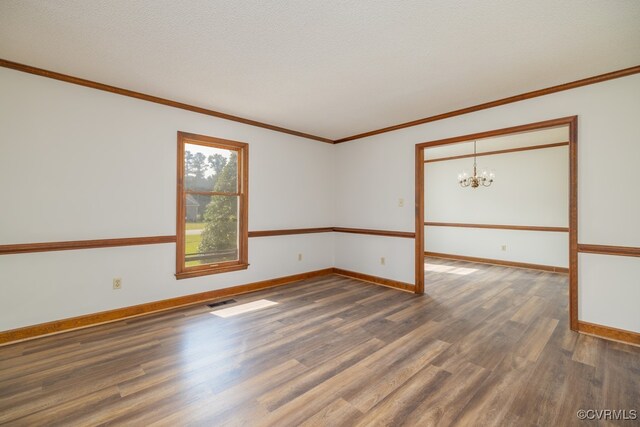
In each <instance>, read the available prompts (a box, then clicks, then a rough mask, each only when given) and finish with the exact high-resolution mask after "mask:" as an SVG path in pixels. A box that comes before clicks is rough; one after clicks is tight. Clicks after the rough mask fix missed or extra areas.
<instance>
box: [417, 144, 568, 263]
mask: <svg viewBox="0 0 640 427" xmlns="http://www.w3.org/2000/svg"><path fill="white" fill-rule="evenodd" d="M481 144H482V142H479V143H478V145H479V146H480V145H481ZM425 151H426V152H425V157H426V158H435V157H434V156H431V155H430V151H432V150H429V149H427V150H425ZM472 165H473V159H472V158H465V159H453V160H447V161H441V162H429V163H425V169H424V172H425V221H428V222H450V223H451V222H452V223H463V224H503V225H530V226H550V227H568V220H569V149H568V147H567V146H564V147H555V148H546V149H539V150H532V151H518V152H513V153H505V154H496V155H488V156H481V157H478V167H479V168H484V167H486V168H487V169H493V170H495V171H496V173H497V176H496V180H495V182H494V183H493V184H492V185H491V186H490V187H480V188H476V189H472V188H470V187H467V188H463V187H461V186H460V185H459V184H458V181H457V176H458V173H459V172H461V171H462V170H467V172H468V173H472V172H471V171H472ZM479 170H480V169H479ZM568 234H569V233H568V232H544V231H520V230H497V229H478V228H455V227H440V226H426V227H425V250H426V251H429V252H438V253H444V254H453V255H466V256H473V257H480V258H490V259H496V260H506V261H516V262H524V263H532V264H543V265H549V266H555V267H568V266H569V236H568ZM503 245H506V249H507V250H506V251H503V250H502V246H503Z"/></svg>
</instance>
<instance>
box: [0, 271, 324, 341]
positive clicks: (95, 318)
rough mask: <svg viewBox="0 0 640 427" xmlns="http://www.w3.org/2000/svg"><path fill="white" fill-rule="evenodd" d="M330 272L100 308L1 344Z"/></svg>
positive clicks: (6, 336) (2, 336) (11, 334)
mask: <svg viewBox="0 0 640 427" xmlns="http://www.w3.org/2000/svg"><path fill="white" fill-rule="evenodd" d="M328 274H333V268H325V269H322V270H315V271H310V272H307V273H300V274H294V275H291V276H284V277H278V278H276V279H269V280H263V281H260V282H254V283H248V284H246V285H239V286H233V287H230V288H224V289H216V290H213V291H208V292H202V293H198V294H192V295H185V296H181V297H176V298H170V299H166V300H161V301H154V302H149V303H145V304H139V305H134V306H130V307H123V308H118V309H115V310H109V311H103V312H100V313H94V314H87V315H84V316H78V317H72V318H68V319H62V320H56V321H53V322H47V323H41V324H39V325H33V326H26V327H23V328H19V329H13V330H10V331H5V332H0V345H5V344H10V343H16V342H20V341H26V340H29V339H33V338H38V337H42V336H45V335H54V334H58V333H61V332H68V331H71V330H76V329H82V328H87V327H90V326H96V325H101V324H104V323H110V322H115V321H118V320H123V319H129V318H132V317H138V316H144V315H147V314H152V313H157V312H161V311H167V310H172V309H176V308H181V307H186V306H189V305H194V304H202V303H204V302H208V301H211V300H214V299H217V298H223V297H229V296H233V295H240V294H245V293H248V292H254V291H258V290H262V289H267V288H273V287H276V286H282V285H286V284H289V283H292V282H298V281H300V280H306V279H310V278H313V277H319V276H325V275H328Z"/></svg>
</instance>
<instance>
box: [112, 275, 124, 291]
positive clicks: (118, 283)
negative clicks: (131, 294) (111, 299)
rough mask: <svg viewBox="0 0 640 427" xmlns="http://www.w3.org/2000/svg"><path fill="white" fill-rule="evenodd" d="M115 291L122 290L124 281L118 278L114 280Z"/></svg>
mask: <svg viewBox="0 0 640 427" xmlns="http://www.w3.org/2000/svg"><path fill="white" fill-rule="evenodd" d="M113 289H122V279H121V278H119V277H116V278H115V279H113Z"/></svg>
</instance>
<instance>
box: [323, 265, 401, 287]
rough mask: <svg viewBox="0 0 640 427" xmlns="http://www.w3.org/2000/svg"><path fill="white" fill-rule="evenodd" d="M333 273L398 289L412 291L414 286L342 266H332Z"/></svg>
mask: <svg viewBox="0 0 640 427" xmlns="http://www.w3.org/2000/svg"><path fill="white" fill-rule="evenodd" d="M333 273H334V274H337V275H339V276H345V277H349V278H351V279H356V280H360V281H363V282H369V283H374V284H376V285H382V286H386V287H388V288H394V289H400V290H402V291H407V292H411V293H413V290H414V286H413V285H412V284H410V283H405V282H399V281H397V280H392V279H385V278H383V277H378V276H371V275H369V274H364V273H357V272H355V271H349V270H343V269H342V268H334V269H333Z"/></svg>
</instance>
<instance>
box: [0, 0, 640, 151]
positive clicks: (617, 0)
mask: <svg viewBox="0 0 640 427" xmlns="http://www.w3.org/2000/svg"><path fill="white" fill-rule="evenodd" d="M639 23H640V1H638V0H589V1H585V0H562V1H558V0H536V1H530V0H485V1H472V0H467V1H460V0H441V1H433V0H428V1H425V0H421V1H402V2H399V1H397V0H379V1H371V0H351V1H344V0H317V1H312V0H291V1H270V2H269V1H267V2H265V1H258V0H254V1H212V0H189V1H187V0H182V1H177V0H109V1H98V0H89V1H88V0H75V1H74V0H56V1H45V0H37V1H35V0H2V1H0V57H1V58H4V59H8V60H11V61H15V62H20V63H25V64H28V65H33V66H36V67H40V68H45V69H49V70H52V71H57V72H61V73H65V74H70V75H73V76H77V77H82V78H86V79H90V80H95V81H98V82H101V83H106V84H110V85H114V86H119V87H123V88H126V89H131V90H135V91H139V92H144V93H148V94H151V95H156V96H160V97H164V98H169V99H173V100H176V101H180V102H185V103H189V104H194V105H197V106H201V107H205V108H209V109H213V110H218V111H221V112H224V113H228V114H233V115H238V116H242V117H245V118H248V119H253V120H258V121H262V122H266V123H270V124H273V125H278V126H283V127H287V128H291V129H295V130H297V131H301V132H307V133H311V134H315V135H319V136H324V137H328V138H331V139H338V138H341V137H345V136H349V135H352V134H356V133H360V132H364V131H369V130H372V129H377V128H381V127H384V126H388V125H393V124H396V123H400V122H406V121H410V120H414V119H418V118H421V117H425V116H431V115H435V114H439V113H443V112H447V111H450V110H454V109H458V108H462V107H467V106H470V105H474V104H478V103H482V102H486V101H491V100H494V99H498V98H503V97H507V96H511V95H516V94H519V93H522V92H527V91H531V90H535V89H541V88H544V87H548V86H553V85H556V84H561V83H566V82H569V81H573V80H577V79H580V78H584V77H589V76H593V75H597V74H602V73H605V72H609V71H613V70H618V69H622V68H626V67H630V66H634V65H638V64H640V24H639Z"/></svg>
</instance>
